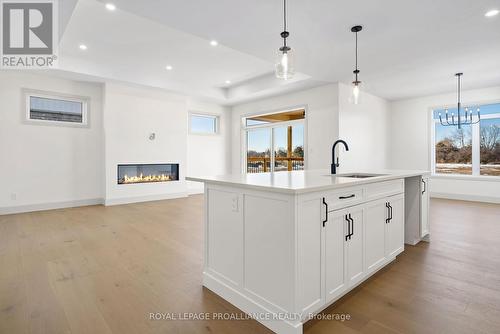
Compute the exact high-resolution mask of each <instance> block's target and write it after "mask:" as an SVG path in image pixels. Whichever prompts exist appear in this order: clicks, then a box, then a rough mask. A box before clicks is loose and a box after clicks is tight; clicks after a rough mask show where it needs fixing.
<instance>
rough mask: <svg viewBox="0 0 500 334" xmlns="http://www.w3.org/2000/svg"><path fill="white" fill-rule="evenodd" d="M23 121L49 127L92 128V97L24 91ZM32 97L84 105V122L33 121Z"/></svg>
mask: <svg viewBox="0 0 500 334" xmlns="http://www.w3.org/2000/svg"><path fill="white" fill-rule="evenodd" d="M22 93H23V101H24V106H23V121H24V123H26V124H32V125H49V126H62V127H71V128H89V127H90V97H87V96H78V95H69V94H64V93H57V92H48V91H40V90H32V89H23V90H22ZM31 97H39V98H44V99H51V100H63V101H71V102H78V103H81V104H82V122H81V123H77V122H65V121H54V120H44V119H32V118H31V101H30V100H31Z"/></svg>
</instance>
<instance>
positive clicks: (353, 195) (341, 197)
mask: <svg viewBox="0 0 500 334" xmlns="http://www.w3.org/2000/svg"><path fill="white" fill-rule="evenodd" d="M353 197H356V195H355V194H352V195H349V196H340V197H339V199H348V198H353Z"/></svg>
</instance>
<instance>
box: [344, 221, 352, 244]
mask: <svg viewBox="0 0 500 334" xmlns="http://www.w3.org/2000/svg"><path fill="white" fill-rule="evenodd" d="M345 221H346V222H347V235H346V236H345V241H347V239H350V238H351V221H350V220H349V219H348V218H347V215H345Z"/></svg>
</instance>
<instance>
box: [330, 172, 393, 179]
mask: <svg viewBox="0 0 500 334" xmlns="http://www.w3.org/2000/svg"><path fill="white" fill-rule="evenodd" d="M383 175H384V174H363V173H353V174H337V175H332V176H338V177H349V178H353V179H367V178H369V177H377V176H383Z"/></svg>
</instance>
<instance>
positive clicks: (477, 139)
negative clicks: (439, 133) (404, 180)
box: [428, 100, 500, 182]
mask: <svg viewBox="0 0 500 334" xmlns="http://www.w3.org/2000/svg"><path fill="white" fill-rule="evenodd" d="M491 104H500V100H494V101H483V102H478V103H466V104H463V107H464V108H465V107H466V106H479V107H481V106H485V105H491ZM452 108H456V105H446V106H436V107H431V108H429V114H428V115H429V125H430V134H431V136H430V137H431V140H430V148H429V156H430V169H431V175H432V177H437V178H448V179H460V180H483V181H485V180H487V181H499V182H500V176H493V175H481V122H478V123H476V124H472V125H471V137H472V138H471V139H472V173H471V174H470V175H468V174H439V173H436V124H437V123H439V119H434V112H435V111H436V110H443V109H452ZM496 118H500V112H498V113H496V114H486V115H483V114H481V120H486V119H496ZM473 120H477V116H474V117H473Z"/></svg>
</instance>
